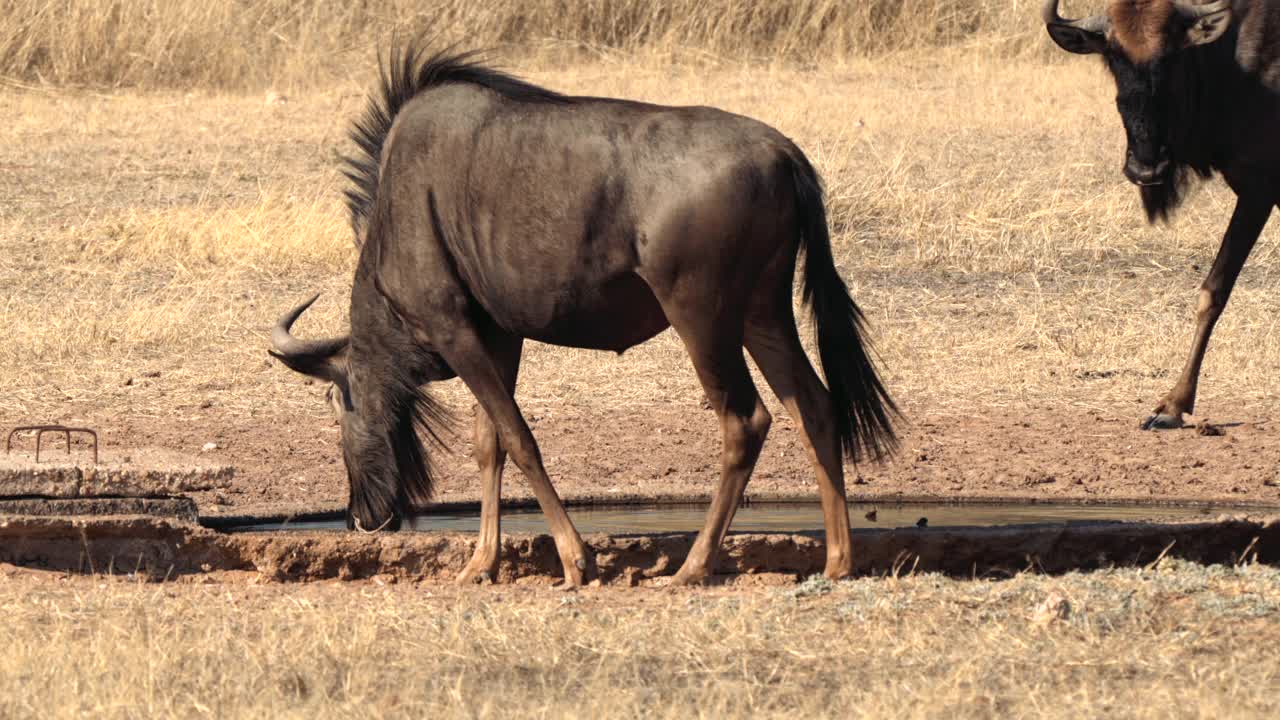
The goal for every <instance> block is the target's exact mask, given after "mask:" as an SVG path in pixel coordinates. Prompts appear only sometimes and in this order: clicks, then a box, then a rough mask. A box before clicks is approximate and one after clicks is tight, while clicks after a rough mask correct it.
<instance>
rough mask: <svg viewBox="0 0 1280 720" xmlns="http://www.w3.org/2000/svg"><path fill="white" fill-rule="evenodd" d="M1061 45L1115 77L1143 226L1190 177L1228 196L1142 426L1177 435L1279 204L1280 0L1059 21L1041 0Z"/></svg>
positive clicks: (1158, 0)
mask: <svg viewBox="0 0 1280 720" xmlns="http://www.w3.org/2000/svg"><path fill="white" fill-rule="evenodd" d="M1044 21H1045V24H1046V26H1047V28H1048V31H1049V35H1050V36H1052V37H1053V39H1054V41H1055V42H1057V43H1058V45H1060V46H1061V47H1062V48H1063V49H1065V50H1068V51H1070V52H1074V53H1081V54H1089V53H1097V54H1100V55H1101V56H1102V58H1103V60H1104V61H1105V62H1106V65H1107V68H1108V69H1109V70H1110V71H1111V74H1112V76H1113V77H1114V78H1115V81H1116V106H1117V108H1118V109H1119V110H1120V118H1121V120H1122V121H1123V122H1124V128H1125V134H1126V135H1127V138H1128V149H1127V151H1126V153H1125V162H1124V174H1125V176H1126V177H1127V178H1128V179H1129V180H1130V181H1131V182H1133V183H1134V184H1135V185H1138V187H1139V192H1140V193H1141V196H1142V202H1143V206H1144V207H1145V208H1146V212H1147V217H1148V219H1150V220H1152V221H1155V220H1157V219H1167V218H1168V217H1169V215H1170V214H1171V213H1172V212H1173V211H1174V210H1175V209H1176V208H1177V207H1178V204H1179V203H1180V202H1181V201H1182V198H1183V196H1184V194H1185V190H1186V186H1187V184H1188V182H1190V181H1192V180H1194V179H1195V178H1197V177H1202V178H1207V177H1209V176H1210V175H1212V174H1213V173H1214V172H1215V171H1216V172H1219V173H1221V174H1222V177H1223V179H1224V180H1226V182H1227V184H1228V185H1229V186H1230V187H1231V189H1232V190H1233V191H1235V194H1236V207H1235V211H1234V212H1233V213H1232V215H1231V222H1230V224H1229V225H1228V226H1227V231H1226V234H1225V235H1224V236H1223V238H1222V245H1221V247H1220V248H1219V249H1218V256H1217V258H1216V259H1215V260H1214V262H1213V267H1212V268H1210V270H1209V273H1208V275H1207V276H1206V277H1205V279H1204V283H1203V284H1202V285H1201V287H1200V301H1199V306H1198V307H1197V310H1196V315H1197V318H1196V332H1195V339H1194V340H1193V341H1192V346H1191V353H1190V356H1189V357H1188V358H1187V361H1186V364H1185V365H1184V366H1183V369H1182V373H1181V375H1180V376H1179V377H1178V381H1177V383H1176V384H1175V385H1174V386H1173V389H1172V390H1170V391H1169V393H1168V394H1167V395H1165V396H1164V399H1163V400H1161V401H1160V403H1159V404H1158V405H1156V407H1155V410H1154V411H1153V412H1152V413H1151V415H1150V416H1149V417H1148V418H1146V419H1145V420H1144V421H1143V422H1142V427H1143V428H1144V429H1152V428H1176V427H1181V426H1182V424H1183V419H1182V418H1183V415H1184V414H1189V413H1191V412H1193V411H1194V410H1195V404H1196V389H1197V385H1198V381H1199V377H1200V366H1201V364H1202V363H1203V362H1204V356H1205V351H1206V349H1207V348H1208V346H1209V336H1210V334H1212V333H1213V326H1214V325H1215V324H1216V323H1217V322H1218V317H1219V316H1220V315H1221V314H1222V311H1223V308H1225V307H1226V304H1227V299H1228V298H1230V297H1231V289H1232V287H1234V286H1235V283H1236V278H1237V277H1238V276H1239V275H1240V270H1241V268H1243V267H1244V263H1245V260H1246V259H1247V258H1248V257H1249V252H1250V250H1252V249H1253V245H1254V243H1255V242H1257V240H1258V236H1259V235H1260V234H1261V233H1262V228H1263V226H1265V225H1266V223H1267V219H1268V218H1269V217H1270V216H1271V209H1272V207H1273V206H1275V204H1276V203H1277V202H1280V0H1235V2H1230V1H1229V0H1216V1H1213V2H1199V3H1196V2H1189V1H1186V0H1179V1H1175V0H1110V1H1109V2H1108V4H1107V10H1106V14H1104V15H1097V16H1093V17H1088V18H1084V19H1081V20H1067V19H1064V18H1063V17H1062V16H1061V15H1059V11H1058V0H1046V2H1045V5H1044Z"/></svg>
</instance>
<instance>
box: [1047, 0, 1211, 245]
mask: <svg viewBox="0 0 1280 720" xmlns="http://www.w3.org/2000/svg"><path fill="white" fill-rule="evenodd" d="M1059 1H1060V0H1046V1H1045V4H1044V13H1043V14H1044V21H1045V24H1046V25H1047V26H1048V30H1049V35H1050V36H1051V37H1052V38H1053V40H1054V42H1056V43H1057V44H1058V45H1059V46H1060V47H1062V48H1063V49H1064V50H1067V51H1069V52H1073V53H1079V54H1091V53H1098V54H1101V55H1102V57H1103V59H1104V60H1105V62H1106V64H1107V68H1108V69H1109V70H1110V71H1111V74H1112V76H1113V77H1114V78H1115V81H1116V106H1117V108H1118V109H1119V110H1120V117H1121V119H1122V120H1123V121H1124V128H1125V134H1126V135H1127V136H1128V149H1127V150H1126V152H1125V162H1124V174H1125V177H1127V178H1128V179H1129V181H1130V182H1132V183H1134V184H1135V185H1138V186H1139V187H1140V189H1141V190H1140V191H1141V193H1142V201H1143V205H1144V207H1145V208H1146V211H1147V216H1148V218H1149V219H1152V220H1155V219H1157V218H1163V217H1166V216H1167V215H1168V214H1169V212H1171V211H1172V210H1173V209H1174V208H1175V207H1176V206H1177V204H1178V202H1179V201H1180V199H1181V190H1182V187H1183V185H1184V184H1185V177H1186V173H1185V170H1186V166H1187V165H1188V164H1191V165H1192V166H1194V168H1195V169H1196V170H1197V171H1199V172H1200V173H1201V174H1207V173H1208V167H1207V163H1204V162H1198V161H1197V160H1196V159H1193V158H1189V157H1181V156H1180V155H1179V153H1180V149H1181V148H1184V147H1185V146H1186V145H1187V144H1188V141H1190V142H1195V139H1193V138H1189V137H1187V136H1188V135H1190V134H1191V133H1193V132H1195V130H1197V129H1198V128H1196V127H1194V125H1195V123H1194V117H1193V116H1194V114H1195V113H1196V112H1197V108H1195V107H1193V106H1191V104H1192V103H1196V102H1198V101H1199V100H1200V98H1199V97H1198V94H1199V91H1200V88H1198V87H1188V85H1189V84H1190V83H1189V79H1190V78H1192V77H1194V75H1193V73H1192V71H1193V70H1194V68H1192V67H1189V65H1190V64H1191V63H1193V62H1194V59H1193V58H1192V57H1191V53H1192V52H1193V49H1194V48H1197V47H1199V46H1203V45H1207V44H1209V43H1212V42H1214V41H1215V40H1217V39H1219V38H1220V37H1222V35H1223V34H1224V33H1225V32H1226V31H1227V29H1228V27H1229V26H1230V25H1231V3H1230V1H1229V0H1214V1H1212V2H1206V3H1203V4H1201V3H1193V2H1190V1H1189V0H1109V2H1108V3H1107V10H1106V14H1103V15H1095V16H1092V17H1087V18H1084V19H1081V20H1067V19H1064V18H1063V17H1062V16H1061V15H1059V14H1058V3H1059ZM1201 142H1203V140H1201Z"/></svg>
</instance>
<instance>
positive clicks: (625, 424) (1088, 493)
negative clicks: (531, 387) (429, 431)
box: [81, 398, 1280, 514]
mask: <svg viewBox="0 0 1280 720" xmlns="http://www.w3.org/2000/svg"><path fill="white" fill-rule="evenodd" d="M1133 409H1134V410H1135V411H1137V410H1138V409H1139V408H1138V407H1137V406H1135V407H1134V408H1133ZM324 412H326V411H325V409H324V408H323V407H321V406H320V403H319V401H318V400H317V411H316V413H315V414H312V415H295V416H284V417H272V418H269V419H257V418H242V417H237V416H227V415H222V414H219V413H216V412H210V413H207V414H206V415H205V416H203V417H202V418H201V421H200V422H198V423H184V424H182V425H180V426H175V424H174V423H172V422H168V421H164V420H160V421H155V420H148V419H133V420H126V421H124V422H121V421H120V420H119V419H116V418H114V417H112V415H110V414H109V413H108V412H101V414H98V413H84V412H83V411H82V413H81V416H82V418H83V419H84V420H85V421H86V422H89V423H90V424H95V425H97V426H98V427H106V428H109V429H108V430H107V431H106V432H105V435H104V442H105V443H107V444H109V445H112V446H116V447H140V446H141V447H145V446H159V447H166V448H174V449H178V450H183V451H186V452H189V453H190V454H191V455H192V456H196V457H201V456H202V457H205V458H210V459H216V460H217V461H218V462H220V463H230V464H231V465H233V466H234V467H235V468H236V475H235V478H234V479H233V481H232V484H231V486H230V487H229V488H228V489H227V490H225V491H210V492H200V493H196V494H195V497H196V499H197V501H198V502H199V503H200V507H201V512H202V513H205V514H228V513H231V514H241V513H261V512H302V511H308V510H318V509H328V508H332V507H337V506H340V505H342V504H344V503H345V501H346V489H347V488H346V475H345V471H344V470H343V467H342V463H341V454H340V450H339V447H338V444H337V443H338V434H337V428H336V426H335V425H334V423H333V422H332V420H330V419H329V418H328V417H326V416H325V415H324ZM533 414H534V416H535V417H536V418H537V419H536V420H534V421H533V423H532V424H533V428H534V432H535V433H536V435H537V437H538V439H539V442H540V444H541V447H542V449H543V453H544V456H545V457H546V459H547V463H548V469H549V472H550V473H551V476H552V479H553V481H554V482H555V485H556V488H557V489H558V490H559V491H560V493H561V495H562V496H563V497H565V498H566V499H572V500H579V501H593V502H607V501H609V500H623V499H632V498H636V497H645V496H662V497H690V498H701V497H706V496H708V495H709V494H710V493H711V491H712V490H713V488H714V487H715V483H716V482H717V479H718V474H719V452H720V438H719V435H718V432H717V428H716V423H715V421H714V418H713V416H712V415H711V413H710V412H709V411H703V410H700V407H699V401H698V399H697V398H688V399H686V401H684V402H680V401H673V402H672V403H670V404H669V405H666V406H654V407H646V408H643V409H640V410H637V409H636V408H611V409H605V410H593V409H580V408H573V407H557V408H550V407H549V408H546V409H542V408H534V409H533ZM461 415H462V416H463V418H469V417H470V411H463V412H462V413H461ZM460 425H461V426H462V427H463V428H464V429H465V427H466V426H467V425H466V423H460ZM1276 439H1277V431H1276V429H1275V427H1274V426H1273V425H1272V424H1271V423H1263V422H1259V423H1240V424H1232V425H1229V426H1228V427H1226V428H1224V434H1223V435H1221V436H1203V435H1200V434H1199V433H1197V432H1196V431H1195V430H1194V429H1192V428H1188V429H1186V430H1181V431H1172V432H1161V433H1149V432H1142V431H1140V430H1138V429H1137V423H1136V422H1135V421H1134V420H1133V418H1132V417H1130V416H1128V415H1122V416H1120V417H1115V416H1112V417H1107V416H1103V415H1100V414H1088V413H1081V414H1079V415H1075V416H1065V417H1064V416H1063V415H1061V414H1059V415H1056V416H1049V415H1041V414H1031V413H1021V412H1016V413H1008V412H1004V413H999V414H993V415H987V416H982V417H977V416H972V417H956V418H936V417H934V418H926V419H917V420H916V421H915V422H913V423H912V424H910V425H908V426H907V427H906V428H905V432H904V437H903V440H904V442H903V445H902V450H901V452H900V453H899V455H898V457H897V458H895V459H894V460H891V461H889V462H887V463H885V464H883V465H864V466H861V467H854V466H850V467H849V468H848V475H849V479H848V483H849V494H850V497H851V498H855V499H856V498H867V499H891V498H895V497H913V498H955V497H1000V498H1035V499H1067V498H1070V499H1073V500H1085V501H1107V500H1117V499H1141V500H1161V501H1177V500H1216V501H1220V502H1223V503H1240V504H1253V503H1258V504H1272V505H1276V504H1280V473H1277V471H1276V468H1277V467H1280V443H1277V442H1276ZM210 442H212V443H215V444H216V445H217V446H218V449H217V450H214V451H211V452H208V453H202V452H201V448H202V446H204V445H205V444H206V443H210ZM470 445H471V443H470V440H469V438H468V437H466V434H465V433H464V434H463V436H461V437H459V438H458V440H457V442H456V443H455V445H454V447H453V448H452V451H451V452H450V453H448V454H440V455H438V456H437V457H438V458H439V462H438V466H439V468H440V473H439V482H438V485H437V488H438V495H437V497H438V500H440V501H446V502H459V501H461V502H465V501H475V500H478V499H479V494H478V492H479V490H478V487H477V474H476V471H475V466H474V464H473V463H472V461H471V459H470ZM507 473H508V474H507V476H506V477H507V482H506V489H505V491H504V492H505V497H507V498H509V499H517V498H518V499H526V500H527V499H529V498H531V497H532V495H531V494H530V492H529V491H528V488H527V486H526V485H525V483H524V479H523V477H522V476H521V475H520V473H519V470H518V469H516V468H515V467H514V466H513V465H511V464H510V463H508V470H507ZM747 495H748V498H759V499H765V498H774V497H786V498H795V497H816V489H815V485H814V479H813V474H812V471H811V469H810V466H809V464H808V461H807V459H806V457H805V455H804V452H803V449H802V448H801V446H800V444H799V440H798V437H797V435H796V433H795V430H794V426H793V423H792V422H791V420H790V418H787V417H786V416H785V415H783V416H781V417H778V418H777V419H776V421H775V424H774V427H773V430H772V431H771V434H770V437H769V441H768V443H767V445H766V450H765V453H764V455H763V456H762V458H761V460H760V463H759V465H758V466H757V470H756V473H755V475H754V476H753V478H752V481H751V484H750V485H749V486H748V489H747Z"/></svg>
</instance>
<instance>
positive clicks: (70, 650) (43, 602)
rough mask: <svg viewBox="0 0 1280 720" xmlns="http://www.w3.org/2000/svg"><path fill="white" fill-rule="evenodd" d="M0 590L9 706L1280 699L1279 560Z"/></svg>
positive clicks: (17, 582)
mask: <svg viewBox="0 0 1280 720" xmlns="http://www.w3.org/2000/svg"><path fill="white" fill-rule="evenodd" d="M0 577H2V576H0ZM1054 597H1056V598H1060V599H1062V600H1065V601H1066V603H1067V607H1066V608H1063V607H1062V606H1061V605H1059V604H1057V603H1055V602H1054V601H1053V600H1051V598H1054ZM0 608H3V611H4V614H5V618H6V622H5V623H4V624H3V626H0V643H3V645H4V647H5V648H6V652H5V653H4V656H3V658H2V659H0V714H3V715H4V716H6V717H30V716H37V715H38V716H40V717H68V716H84V715H90V716H93V717H106V718H113V717H139V716H145V717H195V716H205V715H208V716H212V717H263V716H270V717H315V718H327V717H350V716H353V715H358V716H362V717H382V716H387V715H393V716H405V717H472V718H484V717H511V716H513V715H519V716H521V717H584V718H585V717H670V718H687V717H731V718H732V717H876V718H917V717H940V716H945V717H992V716H1014V717H1049V718H1052V717H1062V718H1076V717H1116V718H1130V717H1132V718H1161V719H1163V718H1171V717H1274V716H1275V714H1276V713H1277V712H1280V692H1277V690H1278V689H1280V685H1278V684H1280V574H1278V573H1277V571H1276V570H1275V569H1274V568H1267V567H1265V566H1245V567H1240V568H1230V567H1228V568H1223V567H1211V568H1205V567H1200V566H1196V565H1190V564H1187V563H1184V562H1166V563H1165V564H1164V565H1163V566H1162V567H1160V568H1158V569H1155V570H1147V571H1141V570H1122V571H1112V572H1098V573H1092V574H1087V575H1076V574H1073V575H1067V576H1063V577H1057V578H1050V577H1044V576H1037V575H1023V576H1020V577H1017V578H1014V579H1012V580H1008V581H999V582H987V581H955V580H949V579H946V578H942V577H937V576H930V575H925V576H913V577H903V578H898V579H865V580H857V581H851V582H843V583H839V584H835V585H833V584H832V583H830V582H828V581H825V580H821V579H817V580H811V581H808V582H806V583H804V584H802V585H799V586H792V587H790V588H775V589H767V588H766V589H754V590H753V589H732V590H702V591H688V592H667V591H656V590H631V591H626V590H622V591H619V590H587V591H583V592H580V593H576V594H563V593H558V592H555V591H551V590H545V589H536V588H500V587H494V588H488V589H478V590H471V591H458V590H453V589H449V588H444V589H441V588H434V587H433V588H426V587H417V588H415V587H405V586H394V585H393V586H379V585H377V584H363V585H355V586H352V585H341V584H337V585H323V586H320V585H314V586H290V587H285V586H273V585H266V586H245V585H201V586H191V585H174V584H164V585H158V586H157V585H145V584H135V583H132V582H129V581H116V580H109V579H104V580H97V579H72V580H67V581H58V580H53V579H45V580H32V579H8V580H3V579H0ZM1055 610H1056V612H1055Z"/></svg>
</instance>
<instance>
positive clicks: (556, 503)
mask: <svg viewBox="0 0 1280 720" xmlns="http://www.w3.org/2000/svg"><path fill="white" fill-rule="evenodd" d="M438 350H439V352H440V354H441V355H442V356H443V357H444V359H445V360H446V361H447V362H448V363H449V366H450V367H451V368H453V370H454V372H456V373H458V377H460V378H462V381H463V382H465V383H466V384H467V388H468V389H469V390H471V394H472V395H475V398H476V400H477V401H479V403H480V406H481V407H482V408H484V410H485V412H486V413H488V415H489V419H490V420H491V421H492V422H493V425H494V427H495V428H496V429H497V432H498V440H499V442H500V443H501V444H502V447H503V448H504V449H505V450H506V451H507V452H508V453H510V455H511V459H512V460H514V461H515V463H516V466H517V467H519V468H520V471H521V472H523V473H524V475H525V477H526V478H528V480H529V485H530V486H531V487H532V489H533V494H534V497H536V498H537V499H538V505H539V506H540V507H541V508H542V514H543V515H545V516H546V518H547V524H548V525H549V526H550V529H551V536H552V538H554V539H555V543H556V550H557V552H558V553H559V554H560V562H561V563H562V564H563V565H564V579H565V582H566V583H567V584H568V585H574V586H577V585H582V584H583V583H584V582H585V581H586V580H587V578H588V577H589V576H590V575H591V574H592V573H593V572H594V564H593V562H592V558H591V556H590V554H589V553H588V552H587V546H586V544H584V543H583V542H582V536H580V535H579V534H578V530H577V529H576V528H575V527H574V526H573V523H572V522H571V521H570V520H569V514H568V513H567V512H565V509H564V503H562V502H561V501H560V496H559V495H558V494H556V489H555V487H553V486H552V485H551V478H549V477H548V476H547V471H546V468H545V467H543V465H542V453H541V451H540V450H539V449H538V443H537V442H536V441H535V440H534V439H533V433H532V432H531V431H530V430H529V425H528V424H527V423H526V422H525V420H524V416H523V415H522V414H521V413H520V407H519V406H518V405H516V401H515V398H514V397H512V394H511V391H510V390H509V389H508V383H507V381H506V380H505V379H504V377H503V372H502V367H501V363H500V362H498V360H497V359H496V355H495V353H494V351H493V349H492V348H491V347H489V346H488V345H487V344H486V343H485V342H484V340H483V339H482V338H481V336H480V334H479V333H478V332H477V331H476V330H475V329H474V328H472V327H470V326H465V327H459V328H457V330H456V332H454V333H453V334H452V338H451V339H450V341H449V342H448V343H443V344H441V345H440V346H438Z"/></svg>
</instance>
